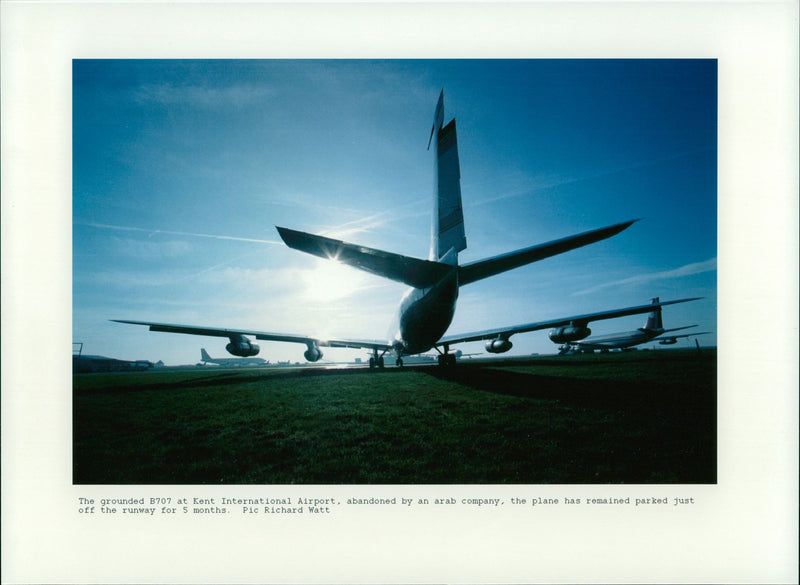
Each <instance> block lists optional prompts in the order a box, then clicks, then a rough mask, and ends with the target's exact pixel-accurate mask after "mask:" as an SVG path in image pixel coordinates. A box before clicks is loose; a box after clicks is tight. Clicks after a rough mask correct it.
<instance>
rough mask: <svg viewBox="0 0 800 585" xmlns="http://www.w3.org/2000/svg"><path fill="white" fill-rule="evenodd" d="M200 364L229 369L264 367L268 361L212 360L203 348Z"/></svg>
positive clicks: (254, 359)
mask: <svg viewBox="0 0 800 585" xmlns="http://www.w3.org/2000/svg"><path fill="white" fill-rule="evenodd" d="M200 363H201V364H213V365H217V366H223V367H226V368H230V367H234V368H236V367H245V366H266V365H268V364H269V361H267V360H265V359H264V358H257V357H239V358H212V357H211V356H210V355H208V352H207V351H206V349H205V348H204V347H203V348H201V349H200Z"/></svg>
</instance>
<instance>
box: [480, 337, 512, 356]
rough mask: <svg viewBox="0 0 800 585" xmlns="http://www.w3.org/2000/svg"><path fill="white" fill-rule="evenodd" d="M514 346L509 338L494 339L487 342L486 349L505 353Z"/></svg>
mask: <svg viewBox="0 0 800 585" xmlns="http://www.w3.org/2000/svg"><path fill="white" fill-rule="evenodd" d="M512 347H514V344H513V343H511V342H510V341H509V340H508V339H492V340H491V341H487V342H486V351H488V352H489V353H505V352H507V351H508V350H509V349H511V348H512Z"/></svg>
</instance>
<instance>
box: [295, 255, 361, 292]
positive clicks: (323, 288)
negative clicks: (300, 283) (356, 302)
mask: <svg viewBox="0 0 800 585" xmlns="http://www.w3.org/2000/svg"><path fill="white" fill-rule="evenodd" d="M303 280H304V282H305V296H306V297H307V298H308V299H309V300H311V301H315V302H325V301H335V300H339V299H342V298H345V297H349V296H351V295H353V294H354V293H355V292H356V291H357V290H358V289H359V288H361V286H362V284H363V275H361V274H360V273H359V272H358V271H357V270H355V269H353V268H350V267H348V266H345V265H344V264H341V263H340V262H337V261H336V260H319V261H317V266H316V267H315V268H313V269H311V270H307V271H305V272H304V274H303Z"/></svg>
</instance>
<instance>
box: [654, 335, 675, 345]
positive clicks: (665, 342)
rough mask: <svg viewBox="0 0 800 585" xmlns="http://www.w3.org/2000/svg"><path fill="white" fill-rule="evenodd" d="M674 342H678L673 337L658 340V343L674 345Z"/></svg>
mask: <svg viewBox="0 0 800 585" xmlns="http://www.w3.org/2000/svg"><path fill="white" fill-rule="evenodd" d="M676 343H678V340H677V339H675V338H674V337H667V338H666V339H662V340H661V341H659V342H658V344H659V345H674V344H676Z"/></svg>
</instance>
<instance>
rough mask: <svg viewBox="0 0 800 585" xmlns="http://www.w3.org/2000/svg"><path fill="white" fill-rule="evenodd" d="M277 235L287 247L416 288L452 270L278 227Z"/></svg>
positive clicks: (438, 279) (432, 263)
mask: <svg viewBox="0 0 800 585" xmlns="http://www.w3.org/2000/svg"><path fill="white" fill-rule="evenodd" d="M276 227H277V226H276ZM278 233H279V234H280V236H281V238H283V241H284V242H285V243H286V245H287V246H289V247H290V248H294V249H295V250H300V251H301V252H306V253H307V254H313V255H314V256H319V257H320V258H325V259H326V260H335V261H337V262H341V263H342V264H347V265H348V266H353V267H355V268H360V269H361V270H364V271H366V272H371V273H372V274H377V275H378V276H383V277H384V278H388V279H390V280H396V281H398V282H402V283H405V284H407V285H409V286H413V287H416V288H428V287H431V286H433V285H434V284H436V283H437V282H439V281H440V280H441V279H442V278H444V277H445V276H446V275H447V273H448V272H449V271H450V270H452V268H453V267H452V266H450V265H448V264H444V263H441V262H434V261H431V260H420V259H419V258H412V257H411V256H403V255H401V254H393V253H392V252H384V251H383V250H376V249H374V248H367V247H365V246H359V245H357V244H348V243H347V242H342V241H341V240H335V239H333V238H326V237H324V236H317V235H314V234H309V233H306V232H299V231H296V230H290V229H288V228H284V227H278Z"/></svg>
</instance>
